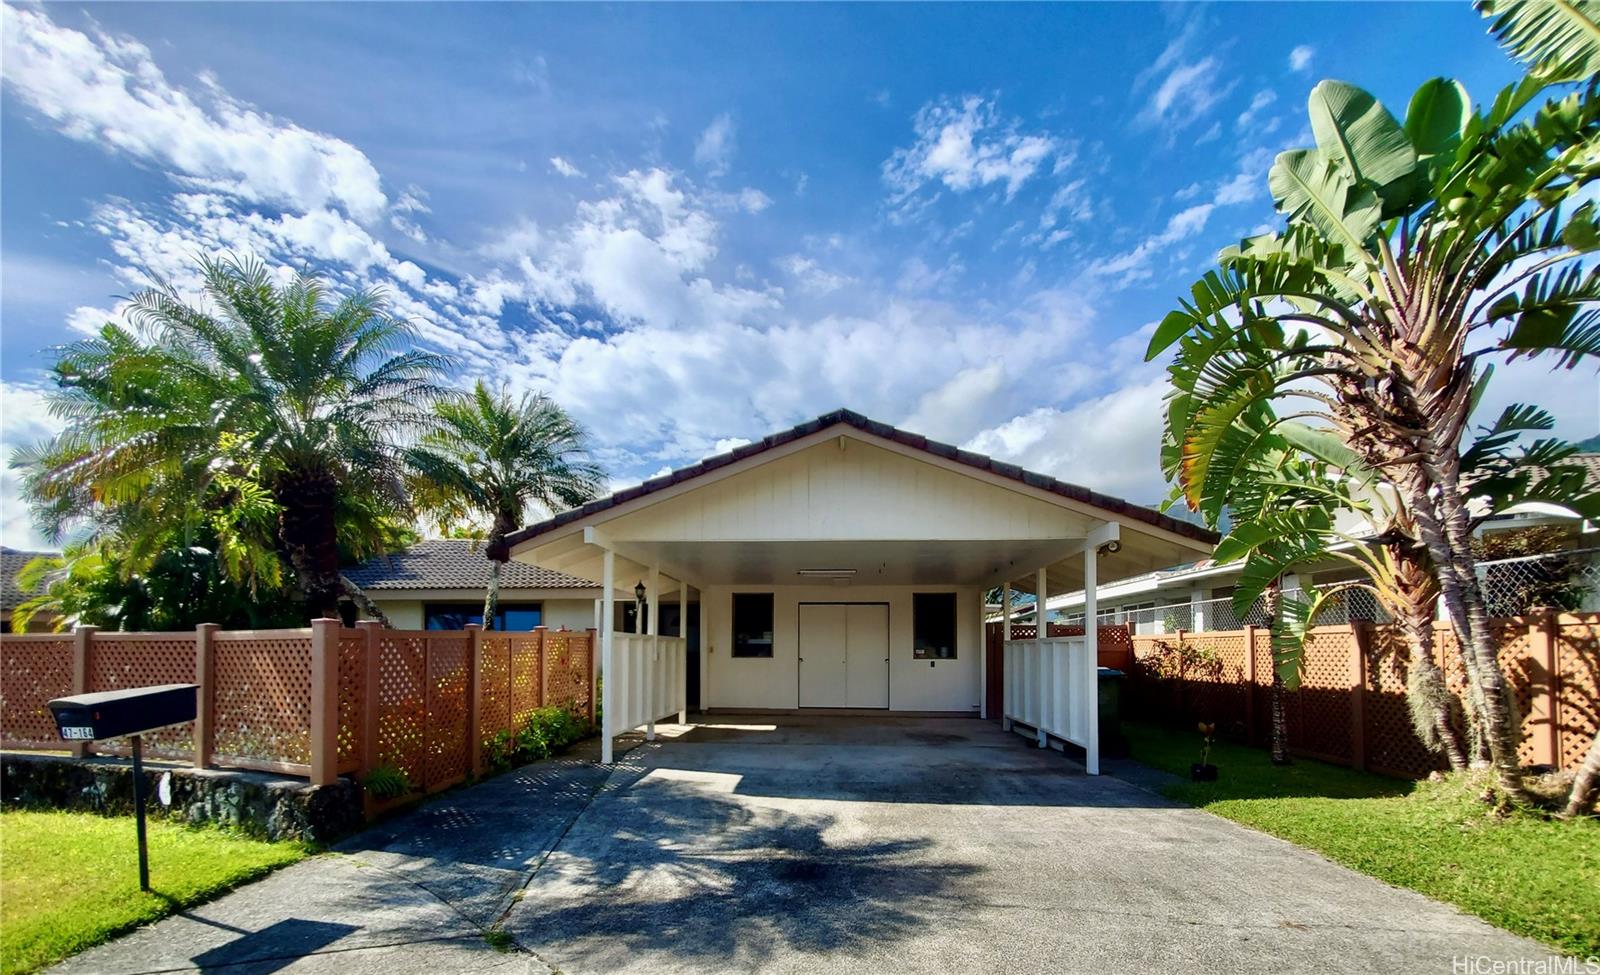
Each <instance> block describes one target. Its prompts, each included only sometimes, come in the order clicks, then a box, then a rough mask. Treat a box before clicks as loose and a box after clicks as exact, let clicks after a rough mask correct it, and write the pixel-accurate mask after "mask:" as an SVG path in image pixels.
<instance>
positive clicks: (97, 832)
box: [0, 811, 308, 975]
mask: <svg viewBox="0 0 1600 975" xmlns="http://www.w3.org/2000/svg"><path fill="white" fill-rule="evenodd" d="M307 853H308V850H307V848H306V847H305V846H304V845H302V844H299V843H266V842H263V841H261V840H252V839H246V838H244V837H242V836H237V835H234V834H231V833H226V832H223V831H222V830H219V829H214V828H210V827H185V826H178V825H174V824H170V823H165V822H159V821H152V822H151V823H150V886H151V888H152V892H151V893H148V894H145V893H141V892H140V891H139V859H138V852H137V848H136V846H135V844H134V826H133V818H132V817H127V816H118V817H105V816H95V815H90V814H87V813H66V812H27V811H8V812H3V813H0V973H3V975H12V973H15V972H28V971H32V970H34V969H36V968H40V967H42V966H44V965H47V964H49V963H51V962H53V961H56V960H58V959H61V958H65V957H66V956H67V955H70V954H72V953H73V952H76V951H82V950H83V949H84V948H87V947H89V946H91V945H94V944H98V943H99V942H102V941H104V940H106V939H107V938H109V937H111V936H113V935H115V934H118V933H119V932H122V931H126V930H127V929H129V928H132V927H134V926H136V925H139V924H143V923H145V922H147V921H153V920H155V919H156V918H159V917H161V916H163V915H165V914H170V913H171V912H173V911H175V910H178V909H180V908H183V907H187V906H188V905H191V904H194V903H197V902H199V901H202V900H205V899H206V898H208V897H212V896H215V895H216V894H218V893H220V892H222V891H225V890H227V889H228V888H230V887H234V886H236V885H238V884H241V883H244V882H245V881H247V880H253V879H255V878H257V877H260V876H262V875H263V874H266V873H268V872H270V871H272V870H275V869H277V868H278V867H281V866H284V865H285V864H289V863H293V862H294V861H296V860H299V859H301V858H302V857H305V856H306V855H307Z"/></svg>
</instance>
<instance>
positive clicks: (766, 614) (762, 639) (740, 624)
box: [733, 592, 772, 657]
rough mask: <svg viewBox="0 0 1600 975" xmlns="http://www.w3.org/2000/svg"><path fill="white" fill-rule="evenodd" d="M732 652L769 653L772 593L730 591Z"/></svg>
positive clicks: (750, 655)
mask: <svg viewBox="0 0 1600 975" xmlns="http://www.w3.org/2000/svg"><path fill="white" fill-rule="evenodd" d="M733 655H734V656H735V657H770V656H772V593H770V592H736V593H734V594H733Z"/></svg>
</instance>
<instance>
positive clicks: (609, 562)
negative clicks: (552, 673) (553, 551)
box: [600, 548, 617, 765]
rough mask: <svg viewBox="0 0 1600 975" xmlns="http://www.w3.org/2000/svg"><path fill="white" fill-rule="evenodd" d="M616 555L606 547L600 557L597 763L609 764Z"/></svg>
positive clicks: (613, 698) (614, 692)
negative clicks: (602, 696)
mask: <svg viewBox="0 0 1600 975" xmlns="http://www.w3.org/2000/svg"><path fill="white" fill-rule="evenodd" d="M616 561H617V560H616V556H615V555H614V554H613V553H612V551H611V550H610V549H609V548H608V549H605V552H604V554H603V555H602V556H601V557H600V563H601V569H600V574H601V581H600V627H601V629H600V676H601V678H602V679H603V680H604V683H603V684H602V685H601V689H602V690H603V691H604V692H605V696H606V699H605V706H604V707H602V708H601V709H600V723H601V728H600V764H602V765H610V764H611V760H612V755H613V748H612V741H611V739H612V737H613V735H612V729H613V728H615V727H616V726H617V675H616V672H615V671H616V668H615V667H613V666H612V664H614V663H615V662H616V647H615V643H616V641H615V640H614V639H613V638H612V634H611V631H612V629H613V628H614V627H613V625H612V620H614V619H615V618H616V616H615V613H614V611H613V610H612V608H611V596H612V592H611V590H612V588H613V587H614V586H615V585H616V584H617V569H616Z"/></svg>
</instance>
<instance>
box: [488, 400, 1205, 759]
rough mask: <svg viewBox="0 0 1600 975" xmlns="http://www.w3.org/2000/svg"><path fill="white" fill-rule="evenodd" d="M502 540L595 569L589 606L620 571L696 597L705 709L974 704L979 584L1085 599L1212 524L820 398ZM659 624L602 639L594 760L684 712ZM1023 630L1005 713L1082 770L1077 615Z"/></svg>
mask: <svg viewBox="0 0 1600 975" xmlns="http://www.w3.org/2000/svg"><path fill="white" fill-rule="evenodd" d="M509 541H510V544H511V551H512V557H513V558H514V559H516V560H519V561H523V562H527V563H529V564H531V565H539V566H542V567H544V568H545V569H546V570H555V571H560V572H566V573H571V574H573V575H577V576H581V577H584V578H595V579H599V580H601V583H602V585H601V593H602V596H601V598H602V600H603V601H609V600H610V599H611V598H612V597H610V596H607V595H605V594H606V593H608V592H610V593H614V592H615V591H617V590H622V591H628V590H631V589H632V588H633V587H634V586H635V585H636V580H637V584H642V585H643V587H644V590H645V591H646V593H647V594H648V596H647V598H648V599H649V601H650V602H651V603H652V604H656V603H659V602H662V601H664V600H665V601H670V602H673V603H677V604H679V605H682V606H689V605H691V604H698V609H699V614H698V615H699V624H700V625H699V629H700V634H701V636H702V640H701V643H702V648H703V653H702V655H701V658H700V661H699V664H700V665H699V666H698V667H697V668H693V672H694V675H695V680H696V681H697V682H698V685H699V686H698V688H697V690H698V692H699V693H698V700H699V703H700V706H701V707H702V708H705V709H708V710H719V709H720V710H775V711H793V710H797V709H818V710H837V711H854V710H858V709H872V710H887V711H897V712H909V713H936V714H944V715H951V714H955V715H972V716H979V715H980V714H982V712H983V710H984V701H985V693H984V691H985V687H984V682H985V680H986V669H985V667H984V659H983V657H984V654H985V653H986V647H985V642H986V641H985V639H984V632H983V623H984V608H985V602H984V594H985V593H986V592H987V591H988V590H990V589H992V588H997V587H1012V586H1015V587H1016V588H1018V589H1020V590H1024V591H1028V592H1035V593H1044V594H1046V595H1054V594H1059V593H1066V592H1070V591H1075V590H1084V591H1085V592H1086V593H1087V594H1088V595H1089V599H1090V604H1091V606H1092V605H1093V598H1094V592H1095V586H1096V579H1097V578H1100V577H1105V578H1113V579H1115V578H1121V577H1125V576H1130V575H1136V574H1140V573H1144V572H1149V571H1152V570H1155V569H1158V568H1162V567H1164V566H1170V565H1173V564H1174V563H1178V562H1183V561H1190V560H1193V559H1195V558H1198V557H1201V556H1203V555H1206V554H1208V553H1209V552H1210V550H1211V548H1212V546H1213V545H1214V544H1215V542H1216V536H1215V535H1214V534H1213V533H1211V532H1208V531H1206V530H1205V529H1203V528H1200V527H1198V526H1196V525H1193V524H1189V523H1186V522H1183V521H1179V520H1176V519H1174V518H1170V517H1167V516H1165V515H1162V514H1159V513H1157V512H1155V511H1152V510H1150V509H1148V508H1145V507H1141V506H1138V505H1134V504H1130V503H1128V502H1126V501H1121V500H1119V499H1117V498H1113V497H1109V496H1106V495H1103V494H1099V493H1097V492H1094V491H1090V490H1088V489H1086V488H1082V487H1078V486H1076V485H1073V484H1068V483H1065V482H1062V481H1059V480H1057V479H1056V478H1054V477H1050V476H1048V475H1045V474H1038V473H1034V472H1032V471H1027V470H1024V469H1022V468H1021V467H1018V466H1016V465H1013V464H1007V463H1003V462H1001V461H997V460H993V459H991V458H988V457H985V456H982V455H979V454H974V453H971V452H969V451H965V450H959V449H957V448H955V447H952V446H949V445H947V444H940V443H936V442H933V441H930V440H928V439H927V438H925V437H922V436H918V435H916V434H913V433H908V432H906V431H903V430H898V429H895V428H894V427H892V426H889V425H887V424H884V423H878V422H874V421H872V420H869V419H867V418H866V417H864V416H861V415H860V414H858V413H853V412H848V411H838V412H834V413H829V414H827V415H825V416H822V417H819V418H818V419H815V420H812V421H809V422H807V423H802V424H800V425H799V426H797V427H794V428H792V429H789V430H785V431H783V432H781V433H776V434H773V435H771V436H769V437H766V438H765V439H763V440H761V441H760V442H758V443H753V444H748V445H746V446H743V447H739V448H738V449H736V450H734V451H732V452H730V453H727V454H722V455H719V456H717V457H712V458H709V459H706V460H703V461H701V462H699V463H697V464H694V465H691V466H689V467H685V468H683V469H681V470H677V471H674V472H672V473H670V474H667V475H664V476H661V477H657V478H653V479H651V480H649V481H646V482H645V483H643V484H641V485H638V486H636V487H632V488H629V489H627V490H624V491H619V492H617V493H616V494H613V495H611V496H609V497H606V498H602V499H600V500H598V501H594V502H591V503H589V504H586V505H583V506H581V507H578V508H575V509H573V510H571V511H566V512H563V513H561V514H559V515H557V516H556V517H554V518H550V519H548V520H546V521H543V522H540V523H538V524H535V525H530V526H528V527H527V528H524V529H522V530H520V531H518V532H516V533H514V534H513V535H512V536H511V537H510V539H509ZM603 615H604V618H611V616H610V614H609V613H605V614H603ZM656 615H657V614H655V613H649V614H648V616H649V617H651V618H654V617H655V616H656ZM668 631H669V632H666V633H660V634H648V633H647V634H644V635H636V634H630V633H619V632H615V630H614V629H613V628H607V629H606V630H604V631H603V632H602V638H601V659H602V664H601V667H602V672H603V673H604V675H605V684H604V712H605V725H606V726H605V728H604V729H603V731H604V738H603V742H604V744H603V750H604V751H605V752H606V753H607V758H608V760H609V752H610V745H611V738H612V736H613V735H615V734H617V733H620V732H622V731H626V730H630V729H632V728H636V727H640V726H646V727H651V726H653V723H654V722H655V721H657V720H661V719H663V718H665V717H667V716H669V715H671V714H674V713H678V712H681V711H683V710H684V709H685V707H686V702H687V701H688V700H689V698H690V695H689V693H688V689H687V688H686V687H685V686H684V684H685V683H686V682H687V681H688V680H689V675H690V673H691V668H689V667H686V666H685V665H684V663H685V661H684V656H685V652H686V650H687V647H686V646H685V644H684V642H683V641H682V639H681V638H680V637H679V636H678V635H676V634H673V633H671V632H670V626H669V627H668ZM1023 642H1024V641H1019V642H1018V646H1017V647H1016V648H1015V652H1016V654H1017V660H1016V662H1015V665H1013V662H1012V659H1011V656H1012V653H1013V647H1012V645H1011V644H1009V643H1008V644H1007V646H1006V654H1007V657H1006V660H1007V665H1008V666H1007V677H1006V680H1007V682H1008V683H1007V697H1006V700H1007V704H1006V710H1007V713H1006V715H1004V716H1003V717H1004V718H1005V719H1006V721H1007V722H1008V723H1017V724H1023V725H1026V726H1028V727H1029V728H1030V729H1031V732H1032V733H1037V734H1038V735H1039V737H1040V740H1041V741H1043V740H1044V739H1045V738H1046V737H1053V738H1062V739H1065V740H1067V741H1071V742H1072V743H1074V744H1076V745H1079V746H1080V747H1084V748H1085V750H1086V752H1087V753H1088V754H1089V755H1090V758H1091V760H1090V763H1089V765H1090V768H1091V769H1094V768H1095V767H1096V764H1097V761H1098V758H1097V754H1098V753H1097V746H1096V745H1094V741H1095V740H1096V739H1095V735H1097V734H1098V730H1097V724H1096V721H1095V720H1093V717H1094V714H1095V711H1094V708H1095V707H1097V705H1096V704H1095V702H1096V701H1097V695H1095V694H1093V693H1091V690H1092V688H1093V686H1094V684H1095V659H1096V658H1095V635H1094V631H1093V629H1092V628H1091V629H1090V631H1089V632H1088V634H1086V635H1085V636H1082V637H1073V638H1061V639H1057V640H1042V641H1040V640H1033V641H1026V644H1027V645H1026V646H1024V645H1022V644H1023ZM1013 680H1015V681H1018V682H1019V683H1018V686H1017V687H1015V688H1012V687H1011V682H1012V681H1013ZM1030 702H1031V703H1030ZM1029 708H1032V710H1031V711H1030V710H1029ZM1041 708H1042V709H1043V710H1040V709H1041Z"/></svg>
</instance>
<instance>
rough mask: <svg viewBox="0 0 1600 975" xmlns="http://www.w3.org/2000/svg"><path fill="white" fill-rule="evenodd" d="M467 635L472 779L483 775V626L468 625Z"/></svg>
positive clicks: (469, 762) (469, 755) (468, 719)
mask: <svg viewBox="0 0 1600 975" xmlns="http://www.w3.org/2000/svg"><path fill="white" fill-rule="evenodd" d="M467 635H468V636H469V637H470V638H471V642H470V644H469V645H468V647H467V747H468V748H469V749H471V751H470V752H469V753H468V755H467V759H468V767H469V768H470V769H471V771H472V777H473V778H478V777H479V776H481V775H482V774H483V682H482V681H481V680H480V678H481V676H482V674H483V625H482V624H481V623H468V624H467Z"/></svg>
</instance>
